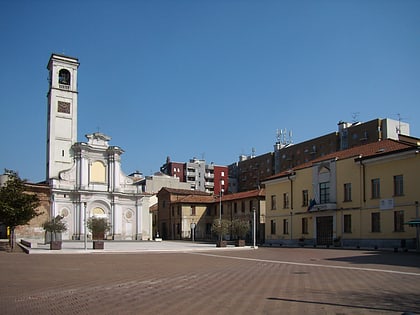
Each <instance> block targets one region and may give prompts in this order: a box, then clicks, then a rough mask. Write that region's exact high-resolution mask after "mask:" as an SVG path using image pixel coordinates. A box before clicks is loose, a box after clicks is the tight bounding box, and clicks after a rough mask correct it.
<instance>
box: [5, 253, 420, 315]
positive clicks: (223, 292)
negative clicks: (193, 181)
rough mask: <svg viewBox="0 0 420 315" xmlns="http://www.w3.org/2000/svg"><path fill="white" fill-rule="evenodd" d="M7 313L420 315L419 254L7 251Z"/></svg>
mask: <svg viewBox="0 0 420 315" xmlns="http://www.w3.org/2000/svg"><path fill="white" fill-rule="evenodd" d="M0 276H1V281H2V285H1V287H0V309H1V313H2V314H305V313H306V314H401V313H403V312H406V311H407V312H408V311H410V312H412V313H420V304H419V301H420V255H419V254H418V253H401V252H400V253H393V252H376V251H360V250H359V251H355V250H335V249H313V248H259V249H256V250H253V249H249V250H235V249H232V250H218V249H214V250H211V251H210V250H207V251H188V252H187V251H186V252H179V253H175V252H170V253H164V252H161V253H155V252H145V253H139V252H137V253H131V254H130V253H123V254H118V253H112V254H105V253H102V254H101V253H97V254H96V253H94V254H93V253H90V254H61V255H60V254H51V255H32V254H31V255H26V254H19V253H5V252H0Z"/></svg>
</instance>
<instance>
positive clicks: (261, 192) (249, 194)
mask: <svg viewBox="0 0 420 315" xmlns="http://www.w3.org/2000/svg"><path fill="white" fill-rule="evenodd" d="M264 196H265V189H254V190H249V191H244V192H239V193H234V194H226V195H223V196H222V201H229V200H239V199H246V198H254V197H264ZM216 200H218V201H219V200H220V196H216Z"/></svg>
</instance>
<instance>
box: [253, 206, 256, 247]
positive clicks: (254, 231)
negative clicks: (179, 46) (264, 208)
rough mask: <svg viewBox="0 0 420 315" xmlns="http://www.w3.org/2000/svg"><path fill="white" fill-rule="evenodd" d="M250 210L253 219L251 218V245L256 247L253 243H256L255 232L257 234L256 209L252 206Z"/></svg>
mask: <svg viewBox="0 0 420 315" xmlns="http://www.w3.org/2000/svg"><path fill="white" fill-rule="evenodd" d="M252 212H253V215H254V220H253V222H254V224H253V231H252V238H253V246H252V247H253V248H256V247H255V243H256V234H257V224H256V216H257V211H256V210H255V208H252Z"/></svg>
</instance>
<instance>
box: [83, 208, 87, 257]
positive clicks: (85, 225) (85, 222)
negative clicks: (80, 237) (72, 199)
mask: <svg viewBox="0 0 420 315" xmlns="http://www.w3.org/2000/svg"><path fill="white" fill-rule="evenodd" d="M83 206H84V209H85V218H84V223H83V224H84V229H85V240H84V243H85V250H87V211H86V206H87V203H86V202H84V203H83Z"/></svg>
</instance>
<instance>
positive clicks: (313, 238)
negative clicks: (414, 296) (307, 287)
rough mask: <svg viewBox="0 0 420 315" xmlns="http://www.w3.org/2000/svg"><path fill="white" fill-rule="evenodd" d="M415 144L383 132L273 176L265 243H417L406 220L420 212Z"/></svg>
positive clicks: (376, 245)
mask: <svg viewBox="0 0 420 315" xmlns="http://www.w3.org/2000/svg"><path fill="white" fill-rule="evenodd" d="M419 144H420V141H419V139H417V138H412V137H407V136H401V137H400V139H399V141H396V140H390V139H387V140H382V141H378V142H374V143H370V144H366V145H361V146H359V147H354V148H351V149H348V150H343V151H338V152H334V153H332V154H329V155H325V156H323V157H321V158H318V159H315V160H313V161H311V162H308V163H305V164H302V165H300V166H297V167H295V168H293V169H291V170H288V171H286V172H282V173H279V174H276V175H274V176H271V177H270V178H268V179H267V180H266V181H264V184H265V188H266V229H265V234H266V236H265V238H266V244H269V245H301V246H304V245H324V246H332V245H334V246H346V247H368V248H400V247H401V248H404V249H405V248H415V247H416V242H418V230H417V229H418V227H415V226H412V225H408V224H406V223H407V222H409V221H410V220H413V219H415V218H418V217H419V214H418V211H419V209H418V201H419V200H420V189H419V187H420V177H419V175H420V155H419V154H418V152H419V151H418V149H419ZM416 238H417V241H416Z"/></svg>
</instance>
